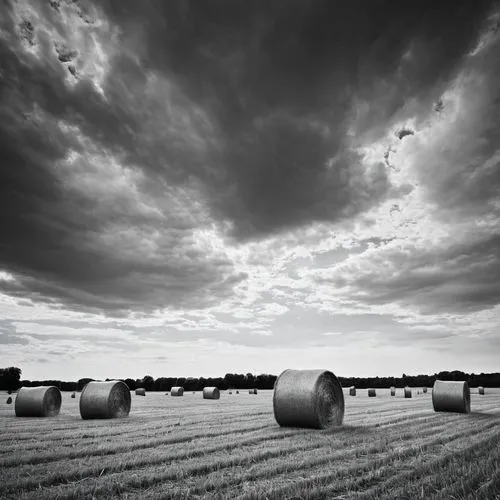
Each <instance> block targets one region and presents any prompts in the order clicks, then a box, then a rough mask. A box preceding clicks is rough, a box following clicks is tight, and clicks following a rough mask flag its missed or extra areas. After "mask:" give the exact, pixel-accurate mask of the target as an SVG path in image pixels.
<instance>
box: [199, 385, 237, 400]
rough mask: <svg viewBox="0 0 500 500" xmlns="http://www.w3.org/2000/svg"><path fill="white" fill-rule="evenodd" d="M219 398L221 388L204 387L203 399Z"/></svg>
mask: <svg viewBox="0 0 500 500" xmlns="http://www.w3.org/2000/svg"><path fill="white" fill-rule="evenodd" d="M229 394H231V393H229ZM219 398H220V391H219V389H217V387H204V388H203V399H219Z"/></svg>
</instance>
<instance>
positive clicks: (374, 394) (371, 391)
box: [368, 389, 377, 398]
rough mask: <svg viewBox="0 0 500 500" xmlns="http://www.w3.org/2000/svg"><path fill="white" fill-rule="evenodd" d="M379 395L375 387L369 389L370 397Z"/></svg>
mask: <svg viewBox="0 0 500 500" xmlns="http://www.w3.org/2000/svg"><path fill="white" fill-rule="evenodd" d="M376 396H377V392H376V391H375V389H368V397H369V398H374V397H376Z"/></svg>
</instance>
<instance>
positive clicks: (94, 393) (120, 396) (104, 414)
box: [80, 380, 132, 419]
mask: <svg viewBox="0 0 500 500" xmlns="http://www.w3.org/2000/svg"><path fill="white" fill-rule="evenodd" d="M131 399H132V398H131V397H130V389H129V388H128V386H127V384H126V383H125V382H122V381H121V380H110V381H108V382H95V381H93V382H89V383H88V384H87V385H86V386H85V387H84V389H83V391H82V394H81V396H80V415H81V416H82V418H83V419H92V418H123V417H127V416H128V414H129V413H130V406H131Z"/></svg>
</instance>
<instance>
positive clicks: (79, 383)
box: [78, 378, 94, 391]
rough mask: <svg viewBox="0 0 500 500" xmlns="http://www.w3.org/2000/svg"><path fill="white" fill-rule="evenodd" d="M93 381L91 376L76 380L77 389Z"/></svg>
mask: <svg viewBox="0 0 500 500" xmlns="http://www.w3.org/2000/svg"><path fill="white" fill-rule="evenodd" d="M93 381H94V379H93V378H81V379H80V380H78V390H79V391H81V390H82V389H83V388H84V387H85V386H86V385H87V384H88V383H89V382H93Z"/></svg>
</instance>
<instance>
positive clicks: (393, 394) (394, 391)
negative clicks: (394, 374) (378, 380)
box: [391, 386, 396, 396]
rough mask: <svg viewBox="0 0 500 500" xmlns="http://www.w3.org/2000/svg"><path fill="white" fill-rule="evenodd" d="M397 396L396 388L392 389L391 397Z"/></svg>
mask: <svg viewBox="0 0 500 500" xmlns="http://www.w3.org/2000/svg"><path fill="white" fill-rule="evenodd" d="M395 395H396V388H395V387H394V386H392V387H391V396H395Z"/></svg>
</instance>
